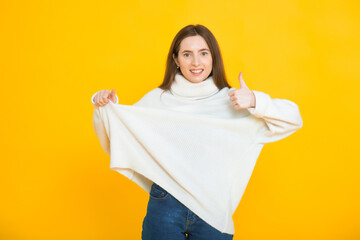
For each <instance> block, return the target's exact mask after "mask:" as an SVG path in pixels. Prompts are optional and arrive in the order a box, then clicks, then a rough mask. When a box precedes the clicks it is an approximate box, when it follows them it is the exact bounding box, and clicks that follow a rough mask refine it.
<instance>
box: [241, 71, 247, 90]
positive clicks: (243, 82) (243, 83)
mask: <svg viewBox="0 0 360 240" xmlns="http://www.w3.org/2000/svg"><path fill="white" fill-rule="evenodd" d="M239 83H240V89H241V88H246V89H249V88H248V87H247V86H246V84H245V81H244V79H243V77H242V72H240V74H239Z"/></svg>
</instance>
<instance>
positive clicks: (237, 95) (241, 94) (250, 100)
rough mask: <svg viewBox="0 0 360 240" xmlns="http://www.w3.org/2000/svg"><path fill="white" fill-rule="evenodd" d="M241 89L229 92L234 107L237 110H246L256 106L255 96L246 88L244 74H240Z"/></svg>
mask: <svg viewBox="0 0 360 240" xmlns="http://www.w3.org/2000/svg"><path fill="white" fill-rule="evenodd" d="M239 82H240V89H235V90H231V91H229V93H228V95H229V97H230V101H231V102H232V106H233V107H234V108H235V109H244V108H250V107H255V106H256V101H255V100H256V99H255V94H254V93H253V92H252V91H251V90H250V89H249V88H248V87H247V86H246V84H245V81H244V79H243V78H242V72H240V74H239Z"/></svg>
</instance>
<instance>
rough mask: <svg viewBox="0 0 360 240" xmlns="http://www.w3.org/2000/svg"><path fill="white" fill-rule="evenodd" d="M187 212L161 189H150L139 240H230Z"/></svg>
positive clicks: (157, 187) (224, 234)
mask: <svg viewBox="0 0 360 240" xmlns="http://www.w3.org/2000/svg"><path fill="white" fill-rule="evenodd" d="M233 236H234V235H231V234H227V233H221V232H220V231H219V230H217V229H215V228H214V227H212V226H210V225H209V224H207V223H206V222H205V221H204V220H202V219H201V218H200V217H199V216H197V215H196V214H195V213H193V212H192V211H190V209H188V208H187V207H185V206H184V205H183V204H182V203H181V202H179V201H178V200H177V199H176V198H175V197H173V196H172V195H171V194H170V193H168V192H167V191H166V190H165V189H163V188H162V187H160V186H159V185H157V184H156V183H154V184H153V185H152V186H151V191H150V197H149V203H148V206H147V213H146V216H145V218H144V221H143V224H142V233H141V239H142V240H185V239H188V240H232V239H233Z"/></svg>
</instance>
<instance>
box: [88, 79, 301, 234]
mask: <svg viewBox="0 0 360 240" xmlns="http://www.w3.org/2000/svg"><path fill="white" fill-rule="evenodd" d="M232 89H235V88H228V87H225V88H222V89H221V90H219V89H218V88H217V87H216V85H215V83H214V81H213V79H212V76H209V77H208V78H207V79H206V80H204V81H202V82H200V83H192V82H190V81H188V80H187V79H186V78H184V77H183V76H182V75H181V74H177V75H176V76H175V79H174V83H173V84H172V86H171V90H169V91H165V92H163V90H162V89H160V88H155V89H153V90H151V91H150V92H148V93H147V94H145V95H144V96H143V97H142V98H141V99H140V100H139V101H138V102H136V103H135V104H134V105H122V104H117V102H118V99H117V100H116V102H115V103H113V102H111V101H110V102H109V103H108V104H106V105H105V106H102V107H96V106H95V105H93V106H94V114H93V126H94V130H95V133H96V135H97V137H98V138H99V141H100V144H101V147H102V149H103V150H104V151H105V152H106V153H107V154H108V155H109V156H110V169H112V170H115V171H117V172H119V173H120V174H122V175H124V176H126V177H127V178H128V179H130V180H132V181H134V182H135V183H136V184H138V185H139V186H140V187H141V188H143V189H144V190H145V191H146V192H147V193H150V190H151V185H152V184H153V182H155V183H157V184H158V185H160V186H161V187H162V188H164V189H165V190H166V191H168V192H169V193H170V194H171V195H172V196H174V197H175V198H176V199H177V200H179V201H180V202H181V203H183V204H184V205H185V206H186V207H187V208H189V209H190V210H191V211H193V212H194V213H195V214H196V215H198V216H199V217H200V218H202V219H203V220H204V221H206V222H207V223H208V224H209V225H211V226H213V227H214V228H216V229H218V230H219V231H220V232H222V233H228V234H234V233H235V229H234V223H233V219H232V216H233V213H234V212H235V210H236V208H237V206H238V205H239V203H240V200H241V198H242V196H243V194H244V191H245V188H246V186H247V184H248V182H249V180H250V176H251V174H252V172H253V169H254V166H255V163H256V160H257V158H258V156H259V154H260V152H261V149H262V148H263V146H264V145H265V144H266V143H270V142H275V141H278V140H280V139H283V138H285V137H287V136H289V135H291V134H292V133H294V132H295V131H296V130H298V129H299V128H301V127H302V125H303V122H302V118H301V116H300V112H299V108H298V106H297V105H296V104H295V103H294V102H292V101H289V100H286V99H272V98H271V97H270V96H269V95H268V94H266V93H264V92H260V91H253V92H254V94H255V98H256V106H255V108H248V109H241V110H238V109H234V108H233V106H232V105H231V101H230V97H229V96H228V92H229V91H230V90H232ZM162 93H163V94H162ZM95 94H96V93H95ZM95 94H94V95H93V97H92V103H93V104H94V100H93V98H94V96H95Z"/></svg>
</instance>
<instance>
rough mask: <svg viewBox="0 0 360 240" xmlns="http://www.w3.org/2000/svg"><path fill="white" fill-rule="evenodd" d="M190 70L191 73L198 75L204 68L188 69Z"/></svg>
mask: <svg viewBox="0 0 360 240" xmlns="http://www.w3.org/2000/svg"><path fill="white" fill-rule="evenodd" d="M190 72H191V73H192V74H193V75H200V74H201V73H202V72H204V69H190Z"/></svg>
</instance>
